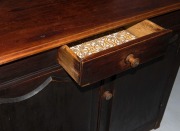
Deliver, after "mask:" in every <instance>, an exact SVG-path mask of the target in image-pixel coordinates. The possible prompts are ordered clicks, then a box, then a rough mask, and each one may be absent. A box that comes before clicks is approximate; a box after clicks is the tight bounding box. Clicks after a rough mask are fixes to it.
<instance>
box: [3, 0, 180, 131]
mask: <svg viewBox="0 0 180 131" xmlns="http://www.w3.org/2000/svg"><path fill="white" fill-rule="evenodd" d="M179 8H180V4H179V0H159V1H158V0H149V1H142V0H134V1H127V0H126V1H124V0H106V1H103V0H99V1H95V0H90V1H88V0H70V1H67V0H26V1H25V0H18V1H13V0H4V1H0V131H16V130H18V131H41V130H43V131H123V130H125V131H132V130H133V131H149V130H151V129H153V128H158V127H159V126H160V122H161V119H162V116H163V113H164V111H165V107H166V104H167V101H168V98H169V95H170V92H171V89H172V85H173V82H174V80H175V77H176V73H177V70H178V68H179V65H180V50H179V49H180V39H179V35H180V34H179V29H180V17H179V15H180V11H175V10H178V9H179ZM168 12H169V13H168ZM161 14H162V15H161ZM154 16H157V17H154ZM152 17H154V18H152ZM146 18H151V20H152V21H154V22H155V23H157V24H159V25H160V26H162V27H165V28H167V29H172V30H173V32H172V37H171V39H170V41H167V42H166V43H164V44H167V43H168V42H169V44H168V48H167V50H166V52H164V50H163V54H164V55H163V57H162V56H161V57H158V58H155V57H153V58H152V59H149V60H150V61H149V62H145V61H144V60H147V58H146V59H145V56H142V55H139V56H138V57H139V58H141V59H142V58H143V61H144V62H145V63H144V64H141V65H140V66H139V67H137V68H135V69H129V68H130V67H128V68H127V69H128V70H127V71H123V72H121V73H119V74H118V75H115V76H113V77H110V78H108V79H106V80H103V81H101V82H98V83H95V84H93V85H90V86H86V87H85V88H81V87H80V86H78V85H77V84H76V82H75V81H74V80H73V79H71V77H70V76H69V75H68V74H67V73H66V72H65V71H64V70H63V69H62V68H61V67H60V66H59V65H57V55H58V54H57V49H56V47H59V46H61V45H63V44H68V43H69V45H70V44H76V43H70V42H72V41H76V40H79V39H82V38H85V37H88V38H87V39H92V37H89V36H92V35H95V37H97V36H99V33H102V34H103V33H104V32H105V31H110V30H112V29H115V28H116V29H117V28H118V29H119V27H122V26H124V25H128V24H129V23H132V22H133V23H134V22H135V23H136V22H137V21H140V20H144V19H146ZM110 32H111V31H110ZM145 33H146V32H145ZM96 34H98V35H96ZM100 35H101V34H100ZM158 35H161V34H158ZM154 36H156V34H153V35H150V36H147V37H145V38H143V39H138V40H137V41H136V40H135V41H134V42H135V43H137V42H139V41H141V40H146V41H147V39H150V38H152V37H153V38H156V37H154ZM134 42H130V43H129V45H128V47H127V46H126V45H125V46H124V45H123V46H122V47H120V48H123V52H128V53H129V51H131V50H132V51H134V48H136V46H135V45H134V44H135V43H134ZM144 42H145V41H144ZM151 42H152V43H154V44H155V43H158V41H157V39H156V40H155V39H152V40H151ZM154 44H152V45H154ZM140 45H141V44H140ZM140 45H138V46H137V49H138V51H139V50H140V49H143V50H146V51H149V50H152V48H148V47H149V46H148V45H146V46H145V45H144V46H142V47H141V46H140ZM150 45H151V44H150ZM66 47H68V46H66ZM125 47H127V48H125ZM130 47H132V49H131V48H130ZM153 47H154V46H153ZM156 47H157V45H156ZM52 48H55V49H53V50H50V49H52ZM147 48H148V49H147ZM156 49H157V50H156V51H155V49H153V50H154V51H155V52H156V53H157V54H158V53H160V52H161V50H159V48H156ZM45 50H48V51H47V52H44V51H45ZM113 50H114V49H113ZM109 51H111V50H109ZM40 52H43V53H40ZM142 52H144V51H142ZM37 53H40V54H37ZM106 53H107V52H101V53H100V55H102V56H104V54H106ZM156 53H155V54H156ZM35 54H36V55H35ZM143 54H144V53H143ZM157 54H156V55H157ZM30 55H32V56H31V57H27V56H30ZM146 57H148V58H150V56H146ZM151 57H152V54H151ZM20 58H24V59H20ZM17 59H20V60H17ZM67 59H69V57H67ZM110 59H111V57H110ZM15 60H16V61H15ZM11 61H13V62H11ZM9 62H11V63H9ZM103 62H105V61H104V60H103ZM76 66H77V67H78V65H76ZM92 67H93V66H90V68H89V69H91V68H92ZM101 67H102V66H101ZM111 67H112V65H111ZM96 68H97V67H96ZM99 69H101V68H99ZM111 69H113V68H110V69H108V70H105V71H104V72H107V73H108V72H111ZM115 74H117V72H116V73H115ZM101 75H102V76H103V74H101ZM91 76H92V78H93V77H94V76H95V75H91ZM93 79H96V78H93ZM105 91H110V92H111V93H112V94H113V97H112V99H110V100H109V101H107V100H105V99H104V97H103V93H104V92H105Z"/></svg>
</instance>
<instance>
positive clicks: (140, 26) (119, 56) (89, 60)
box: [58, 20, 171, 87]
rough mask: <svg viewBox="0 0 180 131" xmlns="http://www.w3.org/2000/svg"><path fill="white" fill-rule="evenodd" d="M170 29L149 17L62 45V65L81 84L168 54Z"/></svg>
mask: <svg viewBox="0 0 180 131" xmlns="http://www.w3.org/2000/svg"><path fill="white" fill-rule="evenodd" d="M170 34H171V30H168V29H164V28H162V27H160V26H158V25H156V24H154V23H152V22H150V21H148V20H144V21H142V22H139V23H136V24H133V25H128V26H125V27H122V28H121V29H120V30H119V31H117V32H115V33H112V34H107V35H104V36H102V37H101V36H100V37H98V38H94V39H92V40H90V41H87V42H84V43H83V42H82V43H81V44H79V45H73V46H71V47H69V46H67V45H64V46H62V47H60V48H59V51H58V61H59V64H60V65H61V66H62V67H63V68H64V69H65V70H66V71H67V72H68V74H69V75H70V76H71V77H72V78H73V79H74V80H75V81H76V82H77V83H78V84H79V85H80V86H82V87H84V86H86V85H89V84H92V83H95V82H98V81H100V80H102V79H105V78H108V77H110V76H112V75H115V74H118V73H120V72H122V71H125V70H127V69H130V68H134V67H136V66H138V65H139V64H143V63H145V62H148V61H150V60H152V59H154V58H157V57H159V56H161V55H163V54H164V53H165V49H166V47H167V44H168V42H167V40H168V39H169V37H170Z"/></svg>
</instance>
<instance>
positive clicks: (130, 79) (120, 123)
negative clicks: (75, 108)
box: [108, 56, 173, 131]
mask: <svg viewBox="0 0 180 131" xmlns="http://www.w3.org/2000/svg"><path fill="white" fill-rule="evenodd" d="M171 57H172V56H171ZM166 58H167V57H161V58H158V59H155V60H153V61H151V62H149V63H146V64H144V65H142V66H140V67H138V68H136V69H132V70H128V71H126V72H124V73H122V74H120V75H118V76H117V79H116V80H114V81H113V82H114V98H113V102H112V112H111V118H110V122H109V124H110V125H109V130H108V131H119V129H121V131H134V130H135V131H136V130H137V131H148V130H151V129H153V128H155V125H156V121H157V119H158V117H159V116H158V115H159V112H160V110H161V108H163V109H164V107H162V106H161V102H162V96H163V94H164V93H165V91H164V89H165V87H166V84H167V81H168V79H169V74H170V71H171V70H167V69H169V68H170V67H171V64H172V61H173V60H172V59H166ZM149 125H151V126H150V127H149ZM143 128H144V129H143ZM142 129H143V130H142Z"/></svg>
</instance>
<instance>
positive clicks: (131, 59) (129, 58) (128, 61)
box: [126, 54, 140, 68]
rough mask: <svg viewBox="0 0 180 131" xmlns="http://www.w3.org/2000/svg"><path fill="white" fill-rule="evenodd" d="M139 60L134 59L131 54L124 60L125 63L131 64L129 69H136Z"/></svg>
mask: <svg viewBox="0 0 180 131" xmlns="http://www.w3.org/2000/svg"><path fill="white" fill-rule="evenodd" d="M139 61H140V60H139V58H135V57H134V55H133V54H130V55H128V56H127V58H126V62H127V63H130V64H131V67H133V68H134V67H137V66H138V65H139V63H140V62H139Z"/></svg>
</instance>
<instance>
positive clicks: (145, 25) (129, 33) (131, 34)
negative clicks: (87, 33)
mask: <svg viewBox="0 0 180 131" xmlns="http://www.w3.org/2000/svg"><path fill="white" fill-rule="evenodd" d="M161 30H163V28H162V27H160V26H158V25H156V24H154V23H152V22H151V21H148V20H144V21H142V22H139V23H137V24H133V25H129V26H126V27H123V29H122V30H120V31H118V32H115V33H112V34H109V35H105V36H103V37H100V38H97V39H94V40H91V41H88V42H84V43H81V44H78V45H75V46H72V47H70V50H71V51H72V52H73V53H75V54H76V55H77V57H78V58H79V59H84V58H86V57H87V56H90V55H92V54H95V53H98V52H101V51H104V50H107V49H109V48H112V47H115V46H118V45H121V44H125V43H127V42H129V41H132V40H135V39H137V38H140V37H143V36H146V35H149V34H152V33H155V32H158V31H161Z"/></svg>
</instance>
